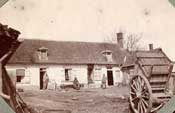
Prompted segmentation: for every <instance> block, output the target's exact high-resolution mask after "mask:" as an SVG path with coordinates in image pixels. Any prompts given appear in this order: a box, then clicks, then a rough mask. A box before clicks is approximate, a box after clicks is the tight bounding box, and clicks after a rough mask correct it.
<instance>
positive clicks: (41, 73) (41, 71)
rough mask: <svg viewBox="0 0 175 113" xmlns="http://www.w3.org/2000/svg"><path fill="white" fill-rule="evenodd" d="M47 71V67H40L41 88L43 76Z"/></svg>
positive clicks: (41, 86) (41, 87)
mask: <svg viewBox="0 0 175 113" xmlns="http://www.w3.org/2000/svg"><path fill="white" fill-rule="evenodd" d="M45 73H46V68H40V89H43V76H44V74H45Z"/></svg>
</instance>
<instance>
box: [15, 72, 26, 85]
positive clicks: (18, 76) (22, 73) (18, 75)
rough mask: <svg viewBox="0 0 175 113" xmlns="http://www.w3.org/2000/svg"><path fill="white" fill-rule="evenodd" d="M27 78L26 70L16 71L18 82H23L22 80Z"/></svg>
mask: <svg viewBox="0 0 175 113" xmlns="http://www.w3.org/2000/svg"><path fill="white" fill-rule="evenodd" d="M24 76H25V70H24V69H17V70H16V82H22V79H23V78H24Z"/></svg>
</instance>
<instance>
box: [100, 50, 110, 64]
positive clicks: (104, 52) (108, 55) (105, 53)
mask: <svg viewBox="0 0 175 113" xmlns="http://www.w3.org/2000/svg"><path fill="white" fill-rule="evenodd" d="M102 53H103V55H104V56H105V57H106V60H107V62H112V51H110V50H106V51H103V52H102Z"/></svg>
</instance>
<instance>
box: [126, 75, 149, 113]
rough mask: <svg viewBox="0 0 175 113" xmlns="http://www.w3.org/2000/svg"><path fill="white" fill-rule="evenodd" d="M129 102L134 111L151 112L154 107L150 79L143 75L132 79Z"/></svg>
mask: <svg viewBox="0 0 175 113" xmlns="http://www.w3.org/2000/svg"><path fill="white" fill-rule="evenodd" d="M129 102H130V106H131V109H132V111H133V112H134V113H149V112H150V111H151V109H152V90H151V86H150V84H149V82H148V80H147V79H146V78H145V77H144V76H141V75H136V76H134V77H133V78H132V79H131V81H130V96H129Z"/></svg>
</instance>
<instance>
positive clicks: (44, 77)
mask: <svg viewBox="0 0 175 113" xmlns="http://www.w3.org/2000/svg"><path fill="white" fill-rule="evenodd" d="M48 83H49V76H48V75H47V72H45V73H44V76H43V89H47V86H48Z"/></svg>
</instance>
